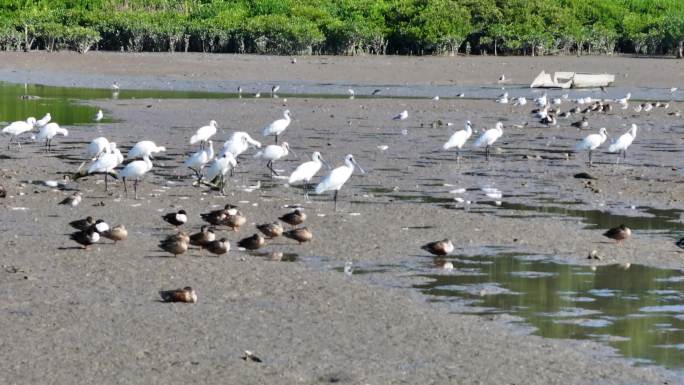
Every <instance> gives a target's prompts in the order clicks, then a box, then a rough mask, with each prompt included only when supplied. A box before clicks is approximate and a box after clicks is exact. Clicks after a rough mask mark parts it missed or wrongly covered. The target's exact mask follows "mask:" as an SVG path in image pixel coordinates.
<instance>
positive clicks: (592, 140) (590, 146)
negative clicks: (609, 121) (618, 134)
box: [575, 127, 608, 151]
mask: <svg viewBox="0 0 684 385" xmlns="http://www.w3.org/2000/svg"><path fill="white" fill-rule="evenodd" d="M606 138H608V134H607V133H606V129H605V127H601V129H600V130H599V133H598V134H591V135H588V136H587V137H586V138H584V139H582V141H581V142H579V143H578V144H577V146H575V149H577V150H590V151H591V150H595V149H597V148H598V147H599V146H600V145H602V144H603V142H605V141H606Z"/></svg>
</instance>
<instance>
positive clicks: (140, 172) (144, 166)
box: [119, 156, 152, 199]
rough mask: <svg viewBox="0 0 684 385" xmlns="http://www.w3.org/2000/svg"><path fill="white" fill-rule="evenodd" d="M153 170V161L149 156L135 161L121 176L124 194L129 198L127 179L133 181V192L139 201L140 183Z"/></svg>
mask: <svg viewBox="0 0 684 385" xmlns="http://www.w3.org/2000/svg"><path fill="white" fill-rule="evenodd" d="M151 169H152V161H151V160H150V157H149V156H145V157H143V160H136V161H133V162H131V163H129V164H127V165H126V167H124V168H123V170H121V172H120V173H119V175H121V179H123V184H124V194H126V197H128V187H126V179H133V191H134V193H135V199H138V182H140V179H141V178H142V177H143V176H144V175H145V174H146V173H147V172H148V171H150V170H151Z"/></svg>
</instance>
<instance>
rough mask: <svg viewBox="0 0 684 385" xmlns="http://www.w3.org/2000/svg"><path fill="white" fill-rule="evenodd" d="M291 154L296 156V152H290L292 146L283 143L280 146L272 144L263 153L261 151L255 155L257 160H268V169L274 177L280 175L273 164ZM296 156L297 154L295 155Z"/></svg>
mask: <svg viewBox="0 0 684 385" xmlns="http://www.w3.org/2000/svg"><path fill="white" fill-rule="evenodd" d="M290 152H292V153H293V154H294V151H292V150H290V145H289V144H287V142H283V143H282V144H280V145H276V144H271V145H268V146H266V147H265V148H264V149H263V150H262V151H259V152H257V153H256V155H254V157H255V158H261V159H266V160H267V161H268V162H267V163H266V167H267V168H268V169H269V170H271V173H272V175H276V176H278V175H280V174H278V172H277V171H276V170H275V169H273V162H274V161H276V160H279V159H282V158H284V157H286V156H287V155H288V154H289V153H290ZM295 156H296V154H295Z"/></svg>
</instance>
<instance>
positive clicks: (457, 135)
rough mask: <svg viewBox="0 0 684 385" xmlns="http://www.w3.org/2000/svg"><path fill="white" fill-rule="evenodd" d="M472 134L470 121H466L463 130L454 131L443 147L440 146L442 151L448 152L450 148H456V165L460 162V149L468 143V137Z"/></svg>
mask: <svg viewBox="0 0 684 385" xmlns="http://www.w3.org/2000/svg"><path fill="white" fill-rule="evenodd" d="M472 134H473V127H472V125H471V124H470V120H467V121H466V122H465V129H464V130H460V131H456V132H454V133H453V135H451V137H450V138H449V140H448V141H447V142H446V143H444V146H442V149H444V150H448V149H450V148H454V147H456V163H457V164H458V163H460V160H461V148H463V145H464V144H465V142H467V141H468V139H469V138H470V136H471V135H472Z"/></svg>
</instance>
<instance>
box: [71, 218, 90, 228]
mask: <svg viewBox="0 0 684 385" xmlns="http://www.w3.org/2000/svg"><path fill="white" fill-rule="evenodd" d="M94 224H95V218H93V217H91V216H87V217H85V218H83V219H77V220H75V221H71V222H69V226H71V227H73V228H75V229H76V230H85V229H87V228H89V227H90V226H92V225H94Z"/></svg>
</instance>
